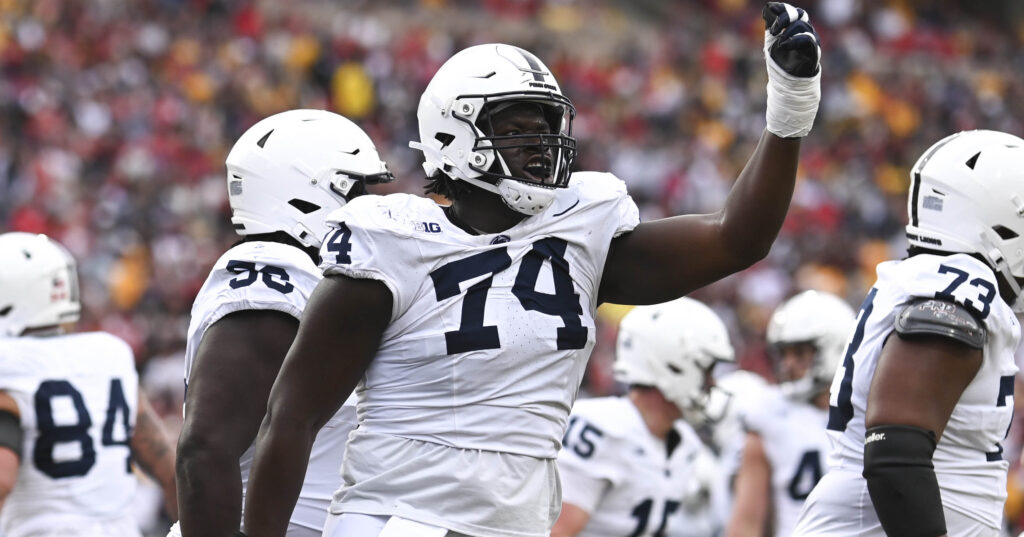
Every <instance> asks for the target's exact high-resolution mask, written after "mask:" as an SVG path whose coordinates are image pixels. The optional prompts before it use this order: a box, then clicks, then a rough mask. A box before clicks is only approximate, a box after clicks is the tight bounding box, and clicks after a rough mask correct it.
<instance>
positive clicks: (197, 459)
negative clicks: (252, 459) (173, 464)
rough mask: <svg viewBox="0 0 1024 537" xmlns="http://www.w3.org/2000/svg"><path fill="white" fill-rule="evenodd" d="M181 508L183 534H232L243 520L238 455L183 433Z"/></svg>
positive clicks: (179, 471) (191, 536)
mask: <svg viewBox="0 0 1024 537" xmlns="http://www.w3.org/2000/svg"><path fill="white" fill-rule="evenodd" d="M178 453H179V455H178V465H177V477H178V479H177V481H178V510H179V512H180V513H181V514H180V519H179V520H180V523H181V533H182V536H183V537H199V536H207V535H208V536H211V537H213V536H223V535H231V533H232V532H234V531H236V530H237V529H238V528H239V526H240V524H241V521H242V477H241V472H240V471H239V468H238V456H237V455H234V456H232V454H231V453H229V452H228V451H227V450H222V449H220V450H219V449H216V448H215V447H214V446H203V445H197V443H196V442H193V441H191V439H189V438H186V437H183V438H182V442H181V445H180V446H179V452H178Z"/></svg>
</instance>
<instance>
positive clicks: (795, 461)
mask: <svg viewBox="0 0 1024 537" xmlns="http://www.w3.org/2000/svg"><path fill="white" fill-rule="evenodd" d="M749 403H750V404H749V406H748V407H747V408H745V409H744V410H743V423H744V427H745V428H746V430H747V431H750V432H752V433H756V434H758V435H760V437H761V443H762V445H763V446H764V453H765V456H766V457H767V459H768V464H769V465H770V467H771V485H772V489H771V490H772V506H773V509H774V510H773V512H772V514H773V519H774V528H775V531H774V533H773V535H780V536H781V535H790V534H791V533H792V532H793V528H794V527H795V526H796V520H797V518H798V517H799V516H800V508H801V507H803V504H804V500H805V499H806V498H807V496H808V495H809V494H810V493H811V489H813V488H814V486H815V485H817V484H818V481H819V480H820V479H821V477H822V475H824V473H825V470H826V469H827V466H826V464H825V458H826V456H827V455H828V452H829V439H828V434H826V432H825V424H826V422H827V421H828V410H827V409H822V408H818V407H816V406H814V405H812V404H811V403H809V402H799V401H794V400H792V399H790V398H788V397H786V396H785V395H784V394H783V393H782V391H781V390H779V388H778V387H776V386H766V387H765V388H763V389H762V390H761V391H760V392H759V393H758V397H756V398H755V399H753V400H751V401H750V402H749Z"/></svg>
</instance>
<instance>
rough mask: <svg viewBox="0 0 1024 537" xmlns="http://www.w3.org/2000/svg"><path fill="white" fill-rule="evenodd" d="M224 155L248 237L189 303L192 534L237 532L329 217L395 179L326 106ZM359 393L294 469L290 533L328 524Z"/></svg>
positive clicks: (186, 474) (186, 477)
mask: <svg viewBox="0 0 1024 537" xmlns="http://www.w3.org/2000/svg"><path fill="white" fill-rule="evenodd" d="M226 163H227V187H228V200H229V203H230V205H231V214H232V216H231V223H232V224H233V225H234V227H235V231H236V232H237V233H238V234H239V235H241V236H242V237H243V238H242V240H241V241H240V242H239V243H237V244H236V245H234V246H233V247H232V248H231V249H230V250H228V251H227V252H225V253H224V255H222V256H221V258H220V259H219V260H218V261H217V263H216V264H215V265H214V267H213V269H212V270H211V271H210V275H209V277H208V278H207V280H206V283H205V284H204V285H203V287H202V289H201V290H200V291H199V295H198V296H197V297H196V300H195V303H194V305H193V306H192V321H191V323H190V325H189V330H188V342H187V346H186V363H185V381H186V397H185V422H184V426H183V428H182V432H181V437H180V439H179V441H178V461H177V475H178V490H179V494H180V498H179V501H180V504H181V520H180V531H181V534H183V535H184V536H185V537H193V536H198V535H217V536H223V535H230V534H231V532H233V531H237V530H238V528H239V526H240V524H241V516H242V502H243V496H244V494H245V486H246V482H247V480H248V474H249V468H250V466H251V464H252V450H251V449H250V446H251V444H252V442H253V440H254V439H255V437H256V431H257V430H258V429H259V425H260V422H261V421H262V419H263V414H264V413H265V412H266V408H267V397H268V395H269V393H270V386H271V383H272V382H273V380H274V377H275V376H276V375H277V371H278V369H279V368H280V367H281V361H282V360H283V359H284V356H285V352H286V351H287V350H288V346H289V345H290V344H291V342H292V339H293V338H294V337H295V331H296V329H297V328H298V325H299V319H300V317H301V316H302V310H303V308H304V307H305V306H306V300H307V299H308V298H309V295H310V293H312V291H313V288H314V287H315V286H316V284H317V282H319V281H320V279H321V277H322V276H321V274H320V271H319V270H318V269H317V263H318V262H319V255H318V253H317V252H318V247H319V246H320V243H321V241H322V240H323V236H324V235H325V234H326V233H327V231H328V228H327V224H326V223H325V219H326V216H327V214H328V213H329V212H331V211H333V210H334V209H337V208H339V207H341V206H343V205H344V204H345V203H346V201H348V200H351V199H353V198H355V197H356V196H359V195H361V194H363V193H365V191H366V185H368V184H374V183H382V182H388V181H391V180H392V175H391V174H390V173H389V172H388V171H387V168H386V166H385V165H384V163H383V162H382V161H381V159H380V157H379V156H378V154H377V150H376V148H375V147H374V144H373V142H371V141H370V138H369V137H368V136H367V135H366V133H364V132H363V131H362V129H360V128H359V127H358V126H356V125H355V124H354V123H352V122H351V121H349V120H348V119H346V118H344V117H342V116H339V115H338V114H334V113H331V112H327V111H323V110H291V111H287V112H282V113H279V114H276V115H273V116H270V117H267V118H265V119H263V120H261V121H259V122H257V123H256V124H255V125H253V126H252V127H250V128H249V129H248V130H247V131H246V132H245V133H244V134H242V136H241V137H239V139H238V141H237V142H235V145H234V146H233V147H232V149H231V152H230V153H229V154H228V157H227V161H226ZM346 395H347V394H346ZM352 403H354V401H353V402H351V403H346V404H344V405H342V406H341V408H340V409H338V411H337V412H336V413H335V414H334V415H333V416H332V417H330V419H329V420H328V421H327V423H326V425H325V426H324V428H323V429H322V430H321V431H320V433H319V435H317V438H316V442H315V443H314V447H313V450H312V456H311V457H310V461H309V466H308V468H306V467H303V468H300V469H299V470H298V472H299V474H298V475H299V476H303V475H304V476H305V478H304V479H303V480H302V481H303V483H302V491H301V494H300V495H299V501H298V504H297V505H296V506H295V510H294V512H292V513H291V518H290V522H289V524H288V528H289V529H288V535H296V536H299V535H308V536H319V535H320V532H321V531H322V530H323V523H324V518H325V517H326V516H327V505H328V503H329V501H330V498H331V494H332V493H333V492H334V489H336V488H338V486H339V485H340V481H341V478H340V476H339V474H338V472H339V469H340V467H341V459H342V456H343V455H344V452H345V441H346V439H347V437H348V433H349V431H350V430H352V428H353V427H354V426H355V408H354V406H353V404H352ZM177 532H178V529H177V526H175V527H174V528H172V533H171V534H172V535H176V534H177Z"/></svg>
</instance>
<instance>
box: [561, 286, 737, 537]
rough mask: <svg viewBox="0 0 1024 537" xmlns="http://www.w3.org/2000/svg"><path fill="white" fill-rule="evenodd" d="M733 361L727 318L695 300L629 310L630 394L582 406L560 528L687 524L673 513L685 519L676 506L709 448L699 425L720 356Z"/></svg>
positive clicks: (564, 465) (566, 456) (584, 532)
mask: <svg viewBox="0 0 1024 537" xmlns="http://www.w3.org/2000/svg"><path fill="white" fill-rule="evenodd" d="M733 360H735V355H734V353H733V348H732V345H731V344H730V343H729V334H728V332H727V331H726V328H725V325H724V324H722V321H721V320H720V319H719V318H718V316H717V315H716V314H715V312H714V311H712V310H711V308H708V307H707V306H705V305H704V304H701V303H700V302H697V301H696V300H693V299H690V298H680V299H676V300H673V301H671V302H667V303H665V304H658V305H655V306H639V307H637V308H634V309H633V310H631V311H630V312H629V313H627V314H626V316H625V317H623V318H622V322H621V324H620V325H619V333H618V340H617V342H616V361H615V376H616V379H617V380H619V381H620V382H623V383H625V384H627V385H628V386H629V393H628V395H627V396H626V397H602V398H596V399H581V400H579V401H577V402H576V404H575V405H574V406H573V408H572V413H571V414H570V416H569V425H568V428H567V429H566V432H565V435H564V436H563V438H562V449H561V451H559V453H558V470H559V475H560V476H561V480H562V513H561V515H559V517H558V521H557V522H555V526H554V528H552V530H551V536H552V537H574V536H576V535H580V536H585V537H606V536H607V537H617V536H622V535H634V536H636V537H641V536H644V537H651V536H654V535H666V534H678V533H679V532H680V531H682V530H683V528H673V527H672V522H673V520H674V519H675V520H681V519H680V517H678V516H676V515H678V514H679V513H678V512H679V511H681V506H682V505H683V504H684V503H687V500H689V498H688V497H687V494H688V493H690V492H693V491H695V487H693V486H692V484H693V482H694V481H696V477H697V476H696V473H697V468H696V466H697V464H698V463H699V458H700V457H701V454H702V451H703V450H704V449H705V448H704V445H703V444H702V443H701V441H700V438H699V437H698V436H697V433H696V432H695V431H694V430H693V427H692V426H691V424H692V425H696V426H699V425H701V424H702V423H703V422H704V421H705V418H706V417H707V412H708V408H709V407H713V405H709V400H710V399H711V397H712V394H713V392H712V390H713V383H714V381H713V380H712V379H711V370H712V368H713V367H714V365H715V363H717V362H719V361H726V362H732V361H733ZM717 408H718V409H722V408H723V407H722V406H718V407H717ZM712 417H714V416H712ZM681 418H684V419H681ZM704 534H705V535H710V534H711V531H707V532H705V533H704Z"/></svg>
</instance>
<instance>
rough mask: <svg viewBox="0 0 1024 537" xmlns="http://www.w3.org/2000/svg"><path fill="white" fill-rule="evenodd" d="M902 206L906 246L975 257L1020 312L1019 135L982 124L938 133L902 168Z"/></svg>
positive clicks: (1022, 157) (1022, 162)
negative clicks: (906, 181)
mask: <svg viewBox="0 0 1024 537" xmlns="http://www.w3.org/2000/svg"><path fill="white" fill-rule="evenodd" d="M907 212H908V216H909V224H908V225H907V240H908V241H909V242H910V245H911V246H916V247H919V248H925V249H928V250H936V251H940V252H962V253H967V254H977V255H979V256H981V257H982V258H983V259H985V261H986V262H987V263H988V264H989V265H990V266H991V267H992V268H993V270H995V271H996V272H997V273H1000V274H1002V276H1003V279H1005V280H1006V283H1007V284H1008V285H1009V286H1010V288H1011V289H1012V290H1013V293H1014V299H1013V304H1011V306H1012V307H1013V310H1014V311H1016V312H1022V311H1024V297H1022V296H1021V287H1020V285H1019V284H1018V283H1017V280H1016V278H1021V277H1024V140H1022V139H1020V138H1018V137H1016V136H1014V135H1012V134H1007V133H1004V132H997V131H987V130H976V131H965V132H959V133H957V134H953V135H951V136H947V137H946V138H943V139H942V140H940V141H939V142H937V143H936V144H935V145H933V146H931V147H930V148H929V149H928V151H926V152H925V153H924V154H923V155H922V156H921V158H920V159H918V161H917V163H916V164H915V165H914V168H913V170H912V171H911V172H910V197H909V199H908V200H907Z"/></svg>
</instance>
